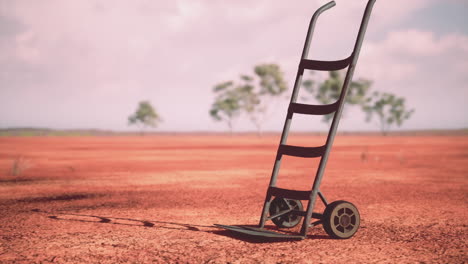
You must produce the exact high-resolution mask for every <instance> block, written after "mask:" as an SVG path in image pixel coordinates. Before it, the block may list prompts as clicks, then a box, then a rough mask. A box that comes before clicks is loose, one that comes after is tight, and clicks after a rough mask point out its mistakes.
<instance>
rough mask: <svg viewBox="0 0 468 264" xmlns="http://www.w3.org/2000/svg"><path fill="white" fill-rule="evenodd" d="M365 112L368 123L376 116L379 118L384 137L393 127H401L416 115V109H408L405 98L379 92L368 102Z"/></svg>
mask: <svg viewBox="0 0 468 264" xmlns="http://www.w3.org/2000/svg"><path fill="white" fill-rule="evenodd" d="M363 110H364V112H366V113H367V119H366V121H368V122H369V121H371V119H372V117H373V116H374V115H376V116H377V118H378V121H379V123H380V124H379V125H380V130H381V132H382V134H383V135H386V134H387V133H388V131H389V130H390V127H391V126H392V125H394V124H396V125H397V126H401V125H402V124H403V122H404V121H405V120H407V119H409V118H410V117H411V115H412V114H413V113H414V109H411V110H407V109H406V105H405V98H403V97H397V96H396V95H394V94H391V93H379V92H374V93H373V94H372V97H369V98H368V99H367V100H366V104H365V105H364V106H363Z"/></svg>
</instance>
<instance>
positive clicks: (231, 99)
mask: <svg viewBox="0 0 468 264" xmlns="http://www.w3.org/2000/svg"><path fill="white" fill-rule="evenodd" d="M213 92H214V93H215V94H216V98H215V101H214V103H213V104H212V105H211V109H210V116H211V117H212V118H213V119H214V120H215V121H224V122H226V123H227V125H228V127H229V132H230V133H231V134H232V131H233V126H234V119H236V118H237V117H238V116H239V115H240V113H241V109H242V107H241V101H242V93H241V92H240V89H239V87H236V86H234V83H233V82H232V81H227V82H223V83H220V84H218V85H216V86H215V87H214V88H213Z"/></svg>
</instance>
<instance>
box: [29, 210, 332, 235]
mask: <svg viewBox="0 0 468 264" xmlns="http://www.w3.org/2000/svg"><path fill="white" fill-rule="evenodd" d="M31 211H32V212H36V213H43V214H47V215H48V216H47V217H48V218H50V219H53V220H58V221H75V222H84V223H103V224H114V225H125V226H141V227H145V228H164V229H173V230H187V231H196V232H205V233H210V234H215V235H221V236H226V237H230V238H234V239H237V240H242V241H245V242H249V243H275V242H276V243H277V242H290V241H298V240H297V239H285V238H271V237H270V238H269V237H258V236H249V235H246V234H241V233H237V232H232V231H229V230H224V229H223V230H219V229H218V230H203V229H205V228H210V229H213V228H216V227H215V226H206V225H194V224H185V223H176V222H167V221H158V220H141V219H132V218H123V217H108V216H105V217H104V216H97V215H87V214H74V213H61V212H48V211H43V210H40V209H32V210H31ZM307 238H308V239H329V237H328V236H322V235H311V236H310V235H309V236H308V237H307Z"/></svg>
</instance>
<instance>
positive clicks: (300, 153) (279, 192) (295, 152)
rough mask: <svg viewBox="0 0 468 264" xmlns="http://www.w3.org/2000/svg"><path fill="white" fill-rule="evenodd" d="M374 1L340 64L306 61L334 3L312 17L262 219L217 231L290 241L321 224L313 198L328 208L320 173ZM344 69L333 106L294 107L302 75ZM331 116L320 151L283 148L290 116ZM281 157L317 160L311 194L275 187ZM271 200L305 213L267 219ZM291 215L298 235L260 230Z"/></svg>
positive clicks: (223, 226)
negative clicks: (300, 206)
mask: <svg viewBox="0 0 468 264" xmlns="http://www.w3.org/2000/svg"><path fill="white" fill-rule="evenodd" d="M375 1H376V0H369V1H368V2H367V5H366V9H365V11H364V15H363V18H362V21H361V26H360V28H359V33H358V36H357V40H356V43H355V45H354V49H353V52H352V54H351V56H349V57H348V58H346V59H344V60H338V61H318V60H309V59H307V56H308V53H309V46H310V41H311V39H312V35H313V31H314V27H315V24H316V21H317V18H318V17H319V15H320V14H321V13H322V12H324V11H325V10H327V9H330V8H332V7H333V6H335V2H334V1H331V2H329V3H327V4H325V5H323V6H322V7H320V8H319V9H317V11H316V12H315V13H314V15H313V16H312V19H311V21H310V24H309V29H308V32H307V37H306V40H305V43H304V48H303V51H302V56H301V61H300V63H299V69H298V71H297V75H296V81H295V83H294V89H293V92H292V96H291V101H290V104H289V108H288V114H287V116H286V120H285V123H284V128H283V132H282V135H281V142H280V145H279V147H278V151H277V155H276V160H275V164H274V166H273V172H272V175H271V180H270V184H269V187H268V191H267V194H266V199H265V203H264V206H263V210H262V215H261V218H260V223H259V227H250V226H226V225H216V226H218V227H221V228H224V229H228V230H231V231H235V232H239V233H244V234H247V235H253V236H261V237H272V238H293V239H303V238H306V237H307V232H308V228H309V227H311V226H316V225H319V224H321V223H322V218H323V215H322V214H320V213H314V212H313V210H314V206H315V202H316V200H317V195H318V196H319V197H320V199H321V200H322V202H323V203H324V204H325V206H327V205H328V202H327V200H326V199H325V197H324V195H323V194H322V193H321V192H320V188H319V187H320V183H321V181H322V177H323V173H324V171H325V167H326V164H327V160H328V156H329V154H330V150H331V147H332V144H333V141H334V138H335V135H336V131H337V128H338V123H339V120H340V117H341V113H342V111H343V107H344V103H345V98H346V94H347V92H348V87H349V84H350V82H351V79H352V77H353V73H354V69H355V67H356V63H357V60H358V57H359V52H360V50H361V45H362V42H363V39H364V35H365V32H366V28H367V24H368V22H369V18H370V14H371V11H372V7H373V5H374V3H375ZM345 68H348V70H347V73H346V77H345V79H344V83H343V88H342V91H341V95H340V98H339V99H338V101H336V102H335V103H333V104H328V105H306V104H299V103H296V100H297V96H298V93H299V88H300V86H301V81H302V75H303V73H304V70H305V69H307V70H318V71H337V70H342V69H345ZM333 112H335V115H334V117H333V121H332V124H331V127H330V130H329V133H328V136H327V141H326V144H325V145H324V146H321V147H298V146H291V145H286V141H287V138H288V133H289V128H290V125H291V120H292V116H293V114H294V113H297V114H306V115H326V114H331V113H333ZM283 155H289V156H295V157H303V158H312V157H321V160H320V164H319V167H318V170H317V173H316V176H315V180H314V183H313V186H312V190H311V191H296V190H287V189H282V188H278V187H276V180H277V176H278V172H279V169H280V165H281V159H282V156H283ZM272 197H281V198H286V199H295V200H308V201H309V202H308V205H307V210H306V211H303V210H294V209H293V208H291V207H290V208H289V209H288V210H284V211H281V212H279V213H277V214H275V215H272V216H269V217H268V216H267V214H268V212H269V208H270V203H271V201H272ZM292 211H294V213H295V214H297V215H300V216H303V217H304V220H303V224H302V228H301V233H300V235H288V234H283V233H277V232H272V231H268V230H265V229H264V226H265V222H266V221H267V220H272V219H273V218H276V217H279V216H281V215H283V214H287V213H291V212H292ZM312 218H316V219H319V220H318V221H315V222H313V223H311V219H312Z"/></svg>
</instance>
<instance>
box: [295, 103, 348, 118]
mask: <svg viewBox="0 0 468 264" xmlns="http://www.w3.org/2000/svg"><path fill="white" fill-rule="evenodd" d="M338 105H339V104H338V102H335V103H333V104H327V105H308V104H298V103H291V104H290V105H289V109H288V111H289V112H292V113H297V114H306V115H328V114H331V113H333V112H335V111H336V110H338Z"/></svg>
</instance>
